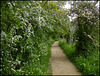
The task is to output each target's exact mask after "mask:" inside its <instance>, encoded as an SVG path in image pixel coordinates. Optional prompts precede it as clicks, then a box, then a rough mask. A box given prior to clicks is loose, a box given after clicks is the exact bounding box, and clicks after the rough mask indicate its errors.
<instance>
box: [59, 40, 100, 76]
mask: <svg viewBox="0 0 100 76" xmlns="http://www.w3.org/2000/svg"><path fill="white" fill-rule="evenodd" d="M59 45H60V47H61V48H62V49H63V50H64V53H65V54H66V55H67V56H68V58H69V59H70V60H71V61H72V63H73V64H74V65H75V66H76V67H77V69H78V70H79V71H80V72H81V73H82V75H96V76H99V50H97V49H94V50H88V51H87V53H85V54H86V57H84V55H83V53H82V54H80V55H77V54H76V52H75V43H71V44H68V43H67V42H66V40H65V39H61V40H60V41H59Z"/></svg>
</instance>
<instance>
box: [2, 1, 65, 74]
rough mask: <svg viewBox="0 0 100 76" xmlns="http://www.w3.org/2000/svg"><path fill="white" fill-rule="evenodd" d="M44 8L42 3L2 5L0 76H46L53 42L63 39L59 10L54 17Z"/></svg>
mask: <svg viewBox="0 0 100 76" xmlns="http://www.w3.org/2000/svg"><path fill="white" fill-rule="evenodd" d="M48 3H50V4H49V5H51V6H52V5H53V6H54V5H55V4H57V3H56V2H54V3H52V1H50V2H48ZM63 3H64V2H63ZM58 4H59V2H58ZM43 5H44V4H43V2H42V1H12V2H9V1H2V3H1V6H2V7H1V66H2V69H1V70H2V71H1V74H3V75H22V74H24V75H25V74H29V75H30V74H33V75H35V74H37V75H43V74H47V70H48V62H49V58H50V56H51V51H50V48H51V45H52V43H53V42H54V41H53V39H57V38H59V36H60V35H59V33H60V32H59V30H60V28H62V27H61V20H63V18H61V20H60V19H59V18H60V16H59V14H58V12H59V11H58V10H55V9H56V8H58V6H57V7H54V8H53V9H52V10H51V12H52V15H51V13H50V12H48V11H49V10H47V9H46V6H43ZM51 6H50V9H51ZM59 8H61V7H59ZM59 8H58V9H59ZM48 9H49V6H48ZM55 12H56V13H55ZM62 26H63V24H62ZM55 28H56V29H55ZM62 29H63V28H62ZM28 72H29V73H28Z"/></svg>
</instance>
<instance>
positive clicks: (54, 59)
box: [50, 41, 81, 75]
mask: <svg viewBox="0 0 100 76" xmlns="http://www.w3.org/2000/svg"><path fill="white" fill-rule="evenodd" d="M50 63H51V66H52V73H53V75H81V73H80V72H78V70H77V69H76V67H75V66H74V65H73V64H72V63H71V62H70V60H69V59H68V58H67V56H66V55H65V54H64V53H63V50H62V49H61V48H60V47H59V42H58V41H57V42H55V43H54V44H53V45H52V47H51V59H50Z"/></svg>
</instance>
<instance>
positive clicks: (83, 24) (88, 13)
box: [70, 1, 99, 53]
mask: <svg viewBox="0 0 100 76" xmlns="http://www.w3.org/2000/svg"><path fill="white" fill-rule="evenodd" d="M96 3H97V2H96V1H94V2H87V1H80V2H74V3H73V4H72V9H70V15H71V16H76V20H75V23H76V22H77V24H75V25H76V30H75V34H74V37H75V39H76V40H77V42H76V50H77V53H79V52H83V53H84V52H85V51H87V50H88V49H90V48H91V47H94V48H95V47H96V46H95V45H97V46H98V41H99V17H98V16H99V12H98V11H99V10H98V8H97V7H96ZM90 46H91V47H90ZM85 47H87V48H85Z"/></svg>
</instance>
